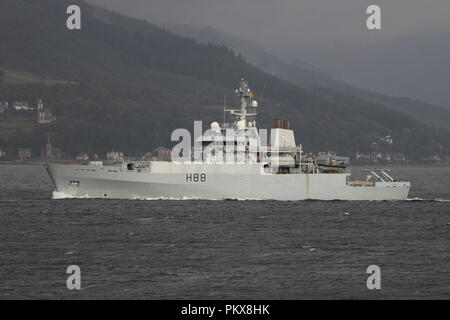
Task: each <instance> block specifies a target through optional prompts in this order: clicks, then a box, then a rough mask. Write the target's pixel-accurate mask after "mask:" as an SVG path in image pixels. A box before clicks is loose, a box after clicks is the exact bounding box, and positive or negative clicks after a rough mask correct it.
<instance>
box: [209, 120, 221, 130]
mask: <svg viewBox="0 0 450 320" xmlns="http://www.w3.org/2000/svg"><path fill="white" fill-rule="evenodd" d="M211 130H214V131H219V130H220V125H219V123H218V122H216V121H214V122H212V123H211Z"/></svg>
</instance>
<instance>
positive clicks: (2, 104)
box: [0, 101, 9, 114]
mask: <svg viewBox="0 0 450 320" xmlns="http://www.w3.org/2000/svg"><path fill="white" fill-rule="evenodd" d="M8 109H9V103H8V101H0V114H1V113H4V112H5V111H6V110H8Z"/></svg>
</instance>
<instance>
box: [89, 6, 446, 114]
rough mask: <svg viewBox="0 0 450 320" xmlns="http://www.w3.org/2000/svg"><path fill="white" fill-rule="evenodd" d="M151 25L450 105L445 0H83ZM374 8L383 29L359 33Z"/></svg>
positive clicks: (380, 89) (387, 91)
mask: <svg viewBox="0 0 450 320" xmlns="http://www.w3.org/2000/svg"><path fill="white" fill-rule="evenodd" d="M89 1H90V2H92V3H96V4H99V5H102V6H104V7H108V8H111V9H114V10H116V11H120V12H122V13H125V14H127V15H132V16H136V17H140V18H146V19H147V20H149V21H150V22H154V23H158V22H178V23H194V24H199V25H210V26H213V27H216V28H218V29H220V30H222V31H225V32H227V33H230V34H232V35H234V36H239V37H242V38H247V39H251V40H252V41H253V42H254V43H257V44H259V45H261V46H262V47H264V48H265V49H267V50H268V51H269V52H272V53H275V54H277V55H279V56H282V57H295V58H298V59H300V60H303V61H306V62H309V63H311V64H313V65H315V66H317V67H319V68H321V69H323V70H324V71H325V72H328V73H330V74H332V75H334V76H336V77H338V78H340V79H343V80H345V81H347V82H349V83H352V84H356V85H358V86H361V87H365V88H369V89H370V88H371V89H374V90H377V91H381V92H385V93H389V94H393V95H402V96H410V97H418V98H421V99H422V100H426V101H431V102H434V103H437V104H441V105H446V106H448V107H450V90H448V88H449V85H450V81H449V77H450V0H427V1H425V0H276V1H274V0H127V1H124V0H89ZM370 4H376V5H379V6H380V7H381V15H382V30H376V31H369V30H368V29H367V28H366V19H367V14H366V9H367V7H368V6H369V5H370Z"/></svg>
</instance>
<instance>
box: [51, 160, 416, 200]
mask: <svg viewBox="0 0 450 320" xmlns="http://www.w3.org/2000/svg"><path fill="white" fill-rule="evenodd" d="M46 169H47V171H48V172H49V174H50V177H51V178H52V180H53V182H54V184H55V187H56V192H57V193H58V194H59V195H60V196H61V197H74V198H107V199H108V198H110V199H205V200H220V199H252V200H282V201H297V200H307V199H312V200H373V201H382V200H406V199H407V198H408V193H409V188H410V184H409V182H377V183H375V185H374V186H351V185H349V184H348V183H347V181H348V177H349V174H347V173H343V174H266V173H264V168H263V167H262V166H261V165H259V164H210V165H205V164H195V163H191V164H175V163H170V162H156V163H155V162H153V163H152V166H151V168H148V169H142V170H141V169H137V170H132V171H130V170H127V169H126V168H122V167H116V166H101V167H98V166H92V165H63V164H47V165H46Z"/></svg>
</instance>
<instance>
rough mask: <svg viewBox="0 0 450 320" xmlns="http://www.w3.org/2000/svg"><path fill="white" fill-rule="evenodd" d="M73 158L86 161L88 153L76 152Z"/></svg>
mask: <svg viewBox="0 0 450 320" xmlns="http://www.w3.org/2000/svg"><path fill="white" fill-rule="evenodd" d="M75 159H76V160H80V161H87V160H89V155H88V154H87V153H79V154H77V156H76V157H75Z"/></svg>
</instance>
